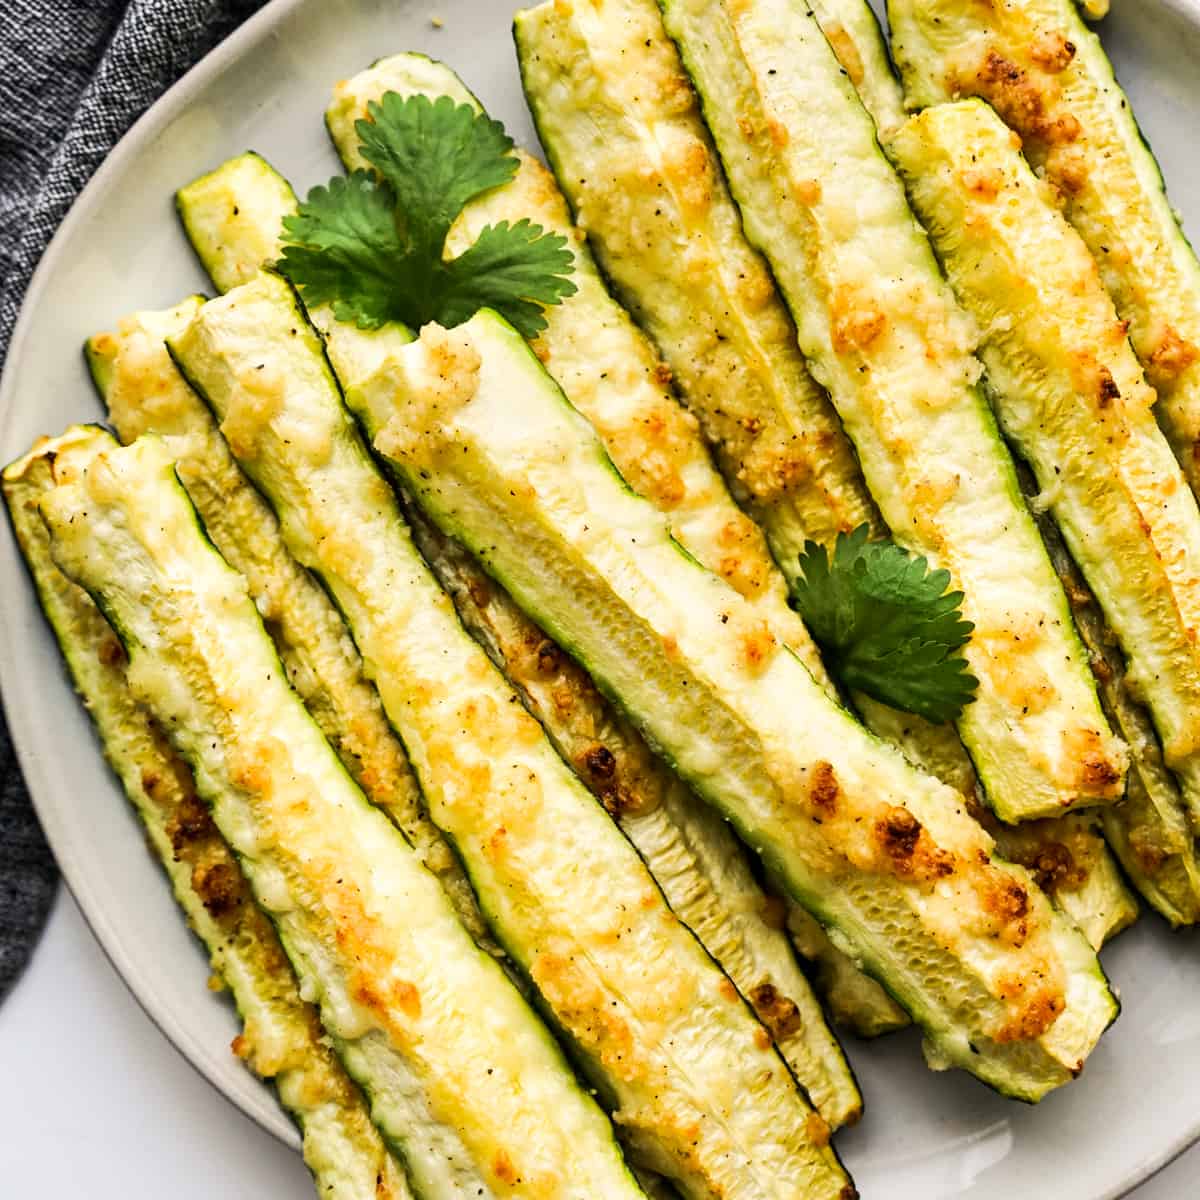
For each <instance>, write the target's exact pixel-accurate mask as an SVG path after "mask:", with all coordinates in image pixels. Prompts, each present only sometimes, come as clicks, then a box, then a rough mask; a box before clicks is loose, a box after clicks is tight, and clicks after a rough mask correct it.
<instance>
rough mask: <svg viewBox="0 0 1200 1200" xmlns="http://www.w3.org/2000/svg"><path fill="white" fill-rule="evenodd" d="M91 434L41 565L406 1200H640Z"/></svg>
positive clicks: (191, 551) (386, 836)
mask: <svg viewBox="0 0 1200 1200" xmlns="http://www.w3.org/2000/svg"><path fill="white" fill-rule="evenodd" d="M93 443H94V444H93V445H92V446H90V447H86V448H85V449H86V451H87V458H86V461H82V462H77V461H75V460H71V461H67V462H64V456H63V455H61V454H60V455H59V457H58V458H57V459H56V461H55V478H56V480H58V481H59V484H58V486H57V487H55V488H54V489H53V490H52V491H51V492H50V493H48V494H47V495H46V496H44V497H43V498H42V500H41V501H40V511H41V515H42V517H43V519H44V520H45V522H46V525H47V527H48V529H49V531H50V535H51V544H52V552H53V555H54V558H55V561H56V562H57V563H58V565H59V567H60V569H62V570H63V571H64V572H65V573H67V574H68V575H69V576H70V577H72V578H74V579H75V580H76V582H78V583H79V584H80V585H81V586H83V587H85V588H87V589H89V590H90V593H91V595H92V596H93V598H94V599H95V601H96V604H97V606H98V607H99V608H100V609H101V611H102V612H103V613H104V614H105V616H106V617H107V619H108V621H109V623H110V625H112V627H113V629H114V631H116V632H117V633H118V636H119V637H120V638H121V639H122V642H123V643H124V646H125V651H126V654H127V655H128V659H129V666H128V668H127V678H128V681H129V686H130V688H131V691H132V693H133V695H134V696H135V698H136V699H137V700H139V701H140V702H141V703H143V704H145V705H146V706H147V707H148V708H149V709H150V711H151V712H152V714H153V715H154V716H155V717H156V719H157V721H158V723H159V725H160V726H161V727H162V728H163V729H164V731H165V732H166V734H167V736H168V737H169V739H170V741H171V743H172V744H173V746H174V747H175V749H176V751H177V752H178V753H179V754H180V755H181V756H182V757H183V758H184V759H185V760H186V761H187V762H188V763H189V765H190V766H191V769H192V771H193V775H194V778H195V782H196V787H197V790H198V791H199V793H200V795H201V796H202V797H203V798H204V799H205V800H206V801H207V802H208V803H209V804H210V806H211V807H212V813H213V819H214V821H215V822H216V824H217V827H218V829H219V830H220V831H221V833H222V834H223V835H224V836H225V837H226V839H227V840H228V842H229V844H230V847H231V849H232V850H233V852H234V854H235V855H236V856H237V858H238V860H239V863H240V866H241V868H242V871H243V872H244V874H245V876H246V879H247V880H248V882H249V884H250V886H251V888H252V889H253V891H254V895H255V898H256V900H257V901H258V902H259V904H260V906H261V907H262V908H263V911H264V912H265V913H266V914H267V915H268V917H269V918H270V919H271V921H272V922H273V923H274V924H275V926H276V929H277V931H278V933H279V937H280V941H281V943H282V945H283V947H284V950H285V952H286V953H287V955H288V957H289V959H290V960H291V962H292V964H293V967H294V968H295V969H296V971H297V976H298V978H299V979H300V983H301V993H302V994H309V995H313V996H314V997H315V998H316V1000H317V1003H318V1005H319V1008H320V1013H321V1020H322V1023H323V1025H324V1027H325V1031H326V1033H327V1034H328V1036H329V1037H330V1039H331V1042H332V1044H333V1046H334V1048H335V1050H336V1052H337V1053H338V1055H339V1057H340V1058H341V1059H342V1062H343V1064H344V1066H345V1067H346V1070H347V1072H348V1073H349V1074H350V1075H351V1076H352V1077H353V1078H354V1079H355V1080H356V1082H357V1083H358V1084H359V1086H360V1087H362V1089H363V1091H364V1092H365V1093H366V1094H367V1096H368V1097H369V1101H370V1104H371V1111H372V1118H373V1120H374V1121H375V1123H376V1125H377V1127H378V1128H379V1130H380V1133H381V1134H382V1135H383V1137H384V1139H385V1140H386V1141H387V1142H388V1143H389V1145H390V1146H391V1147H392V1148H393V1150H394V1151H395V1152H397V1153H398V1154H400V1155H401V1156H402V1157H403V1160H404V1162H405V1165H406V1169H407V1171H408V1172H409V1176H410V1182H411V1183H412V1186H413V1188H414V1190H415V1191H416V1192H417V1193H418V1194H419V1195H421V1196H427V1197H429V1198H430V1200H433V1198H434V1197H441V1196H444V1195H447V1194H456V1193H457V1192H458V1191H459V1190H460V1189H464V1190H465V1191H466V1193H467V1194H472V1195H474V1194H479V1195H482V1196H493V1197H497V1198H498V1197H500V1196H509V1195H513V1194H517V1195H520V1194H523V1192H524V1194H530V1195H532V1194H537V1195H539V1196H540V1195H554V1196H561V1197H568V1196H569V1197H575V1198H579V1200H582V1198H583V1197H586V1196H591V1195H593V1194H594V1191H593V1184H594V1182H595V1180H596V1179H597V1178H600V1179H604V1180H605V1182H606V1186H607V1187H610V1188H611V1189H612V1191H613V1194H614V1195H630V1196H636V1195H640V1192H639V1189H638V1188H637V1187H636V1186H635V1185H634V1184H633V1183H632V1180H631V1178H630V1177H629V1176H628V1173H627V1170H626V1168H625V1166H624V1164H623V1162H622V1161H621V1159H620V1156H619V1153H618V1151H617V1149H616V1145H615V1142H614V1140H613V1137H612V1130H611V1127H610V1126H609V1124H608V1122H607V1121H606V1120H605V1118H604V1117H603V1115H602V1114H601V1113H600V1112H599V1110H598V1109H597V1108H596V1107H595V1105H594V1103H593V1102H592V1101H591V1100H590V1098H589V1097H588V1096H587V1095H586V1094H584V1093H583V1092H582V1091H581V1089H580V1088H579V1087H578V1085H577V1083H576V1081H575V1079H574V1077H573V1076H572V1074H571V1072H570V1070H569V1068H568V1067H567V1064H566V1063H565V1061H564V1060H563V1059H562V1056H561V1053H560V1051H559V1050H558V1047H557V1046H556V1045H555V1044H554V1042H553V1040H552V1039H551V1038H550V1037H549V1035H548V1034H547V1032H546V1030H545V1029H544V1027H543V1026H542V1025H541V1023H540V1022H539V1021H538V1020H537V1018H536V1017H535V1016H534V1014H533V1013H532V1012H531V1010H530V1009H529V1008H528V1007H527V1005H526V1004H525V1001H524V1000H523V999H522V997H521V996H520V994H519V993H518V992H517V991H516V990H515V988H514V987H513V985H512V984H511V982H510V981H509V980H508V978H507V976H505V974H504V973H503V971H502V970H501V969H500V967H499V966H498V964H497V963H496V962H495V961H494V960H493V959H492V958H490V957H489V956H488V955H487V954H486V953H484V952H483V951H482V950H480V949H479V948H478V947H477V946H476V945H475V944H474V942H473V941H471V939H470V937H469V936H468V934H467V933H466V931H465V930H464V929H463V927H462V925H461V924H460V923H459V922H458V920H457V918H456V917H455V915H454V911H453V909H452V907H451V905H450V902H449V900H448V899H447V898H446V896H445V893H444V892H443V891H442V889H441V888H440V886H439V885H438V883H437V882H436V880H435V879H434V877H433V876H432V875H431V874H430V873H429V872H428V871H427V870H426V869H425V868H424V867H423V866H422V864H421V863H420V860H419V859H418V858H417V856H416V854H415V853H414V851H413V850H412V849H411V847H409V845H408V844H407V843H406V842H405V841H404V839H403V837H402V836H401V834H400V833H399V831H398V830H396V828H395V827H394V826H393V825H392V824H391V823H390V822H389V821H388V820H387V818H386V817H385V816H384V815H383V814H382V813H381V812H379V811H378V810H377V809H375V808H373V807H372V806H371V805H370V804H368V802H367V800H366V798H365V797H364V795H363V794H362V792H361V791H360V790H359V789H358V788H357V787H356V786H355V785H354V783H353V781H352V780H351V779H350V777H349V776H348V775H347V774H346V772H345V770H344V768H343V767H342V765H341V763H340V761H339V760H338V758H337V756H336V755H335V754H334V752H333V750H332V749H331V748H330V746H329V744H328V743H327V742H326V741H325V740H324V739H323V738H322V736H321V734H320V731H319V730H318V729H317V727H316V725H315V724H313V723H312V720H311V718H310V717H309V715H308V713H307V712H306V710H305V709H304V707H303V704H302V703H301V702H300V700H299V698H298V697H297V696H296V694H295V693H294V692H293V691H292V690H291V688H290V687H289V686H288V684H287V682H286V677H285V676H284V673H283V670H282V667H281V665H280V663H279V660H278V657H277V655H276V654H275V651H274V648H273V646H272V644H271V641H270V639H269V637H268V636H267V635H266V633H265V631H264V629H263V626H262V622H261V619H260V618H259V616H258V613H257V610H256V609H255V607H254V605H253V603H252V602H251V600H250V599H249V596H248V595H247V592H246V588H245V582H244V580H243V579H242V577H241V576H239V575H238V574H237V573H236V572H234V571H233V570H232V569H231V568H230V567H229V566H228V565H227V564H226V563H225V562H224V561H223V560H222V559H221V558H220V556H219V555H218V554H217V552H216V550H215V549H214V548H213V547H212V544H211V543H210V542H209V541H208V540H207V539H206V538H205V537H204V533H203V530H202V528H201V527H200V524H199V521H198V519H197V516H196V512H195V509H194V508H193V507H192V505H191V503H190V502H189V500H188V498H187V494H186V492H185V491H184V490H183V488H182V486H181V485H180V484H179V482H178V480H177V478H176V476H175V473H174V467H173V463H172V461H171V459H170V457H169V452H168V451H167V449H166V447H165V446H164V445H163V443H162V442H161V441H159V440H157V439H154V438H148V437H144V438H141V439H139V440H138V441H136V442H134V443H132V444H131V445H130V446H128V447H118V446H116V444H115V443H113V442H112V441H111V439H109V438H108V437H107V435H104V434H101V433H99V432H97V433H95V434H94V435H93ZM481 1064H486V1065H487V1067H488V1069H487V1070H486V1071H483V1070H482V1069H480V1067H481ZM546 1102H550V1103H552V1104H553V1105H554V1110H553V1111H554V1119H553V1120H548V1119H547V1112H546V1109H545V1103H546ZM521 1180H524V1181H526V1185H527V1190H524V1189H522V1188H521V1187H520V1186H518V1187H516V1188H514V1186H513V1185H514V1182H518V1184H519V1181H521ZM619 1181H622V1182H623V1181H628V1187H626V1188H625V1189H624V1190H622V1189H621V1188H620V1187H619V1186H618V1182H619Z"/></svg>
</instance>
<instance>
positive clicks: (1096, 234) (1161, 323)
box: [888, 0, 1200, 492]
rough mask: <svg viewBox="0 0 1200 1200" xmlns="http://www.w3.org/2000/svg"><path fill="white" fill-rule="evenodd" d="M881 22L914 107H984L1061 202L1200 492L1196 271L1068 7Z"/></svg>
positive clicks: (1096, 53)
mask: <svg viewBox="0 0 1200 1200" xmlns="http://www.w3.org/2000/svg"><path fill="white" fill-rule="evenodd" d="M888 10H889V16H890V18H891V24H892V30H893V33H894V39H895V40H894V43H893V48H894V50H895V54H896V60H897V64H898V65H899V67H900V70H901V75H902V77H903V79H904V85H905V91H906V94H907V97H908V99H909V101H910V102H911V103H912V104H913V105H914V106H924V105H927V104H934V103H939V102H941V101H945V100H949V99H953V98H955V97H957V96H960V95H962V96H968V95H974V96H981V97H983V98H984V99H986V100H988V101H990V102H991V103H992V105H993V106H994V107H995V108H996V110H997V111H998V112H999V114H1000V116H1001V117H1002V118H1003V119H1004V121H1005V122H1006V123H1007V124H1009V125H1011V126H1012V127H1013V128H1014V129H1015V130H1016V131H1017V132H1018V133H1019V134H1020V135H1021V138H1022V139H1023V141H1024V145H1025V151H1026V153H1027V154H1028V155H1029V158H1030V161H1031V162H1032V163H1033V165H1034V167H1035V168H1036V169H1037V170H1038V172H1039V174H1044V175H1045V177H1046V178H1047V179H1049V180H1050V181H1051V182H1052V183H1053V184H1054V185H1055V186H1056V188H1057V189H1058V193H1059V195H1060V197H1061V200H1062V203H1063V206H1064V209H1063V211H1064V213H1065V215H1066V217H1067V219H1068V220H1069V221H1070V222H1071V224H1072V225H1074V227H1075V228H1076V230H1077V231H1078V232H1079V234H1080V236H1081V237H1082V238H1083V240H1084V242H1085V243H1086V244H1087V247H1088V249H1089V250H1090V251H1091V252H1092V255H1093V256H1094V257H1095V259H1096V261H1097V263H1098V265H1099V267H1100V276H1101V278H1102V279H1103V281H1104V284H1105V287H1106V288H1107V289H1108V291H1109V293H1110V294H1111V295H1112V298H1113V300H1114V301H1115V302H1116V306H1117V312H1118V313H1119V314H1120V316H1121V319H1122V320H1124V321H1128V322H1129V334H1130V338H1131V339H1132V342H1133V346H1134V349H1135V351H1136V352H1137V355H1138V357H1139V359H1140V360H1141V362H1142V365H1143V367H1144V368H1145V370H1146V374H1147V376H1148V377H1149V380H1150V383H1151V384H1152V385H1153V386H1154V387H1155V388H1156V389H1157V391H1158V395H1159V401H1158V407H1157V410H1156V412H1157V416H1158V419H1159V422H1160V423H1161V424H1162V426H1163V429H1164V431H1165V432H1166V434H1167V437H1168V438H1169V439H1170V441H1171V445H1172V447H1173V449H1174V451H1175V454H1176V456H1177V457H1178V459H1179V462H1180V464H1181V465H1182V467H1183V470H1184V473H1185V474H1186V475H1187V477H1188V481H1189V482H1190V483H1191V486H1192V489H1193V491H1197V492H1200V264H1198V263H1197V260H1196V255H1195V253H1194V252H1193V250H1192V248H1191V246H1190V245H1189V244H1188V241H1187V238H1186V237H1185V236H1184V233H1183V231H1182V229H1181V228H1180V226H1179V220H1178V218H1177V217H1176V215H1175V213H1174V211H1173V210H1172V208H1171V204H1170V201H1169V200H1168V199H1167V194H1166V188H1165V185H1164V184H1163V178H1162V173H1161V172H1160V170H1159V167H1158V163H1157V162H1156V161H1155V159H1154V155H1153V153H1152V151H1151V150H1150V147H1149V146H1148V145H1147V144H1146V141H1145V140H1144V138H1143V137H1142V134H1141V131H1140V130H1139V129H1138V126H1137V121H1136V119H1135V117H1134V115H1133V110H1132V109H1131V108H1130V106H1129V101H1128V99H1127V98H1126V96H1125V94H1124V93H1123V92H1122V91H1121V88H1120V87H1119V86H1118V84H1117V81H1116V79H1115V77H1114V75H1113V69H1112V64H1111V63H1110V62H1109V61H1108V57H1107V55H1106V54H1105V53H1104V48H1103V46H1102V45H1101V43H1100V39H1099V37H1098V36H1097V35H1096V34H1095V33H1094V32H1093V31H1092V30H1090V29H1088V27H1087V26H1086V25H1085V24H1084V22H1083V20H1082V19H1081V17H1080V14H1079V12H1078V11H1077V10H1076V7H1075V4H1074V3H1072V0H1006V3H1004V4H1001V5H985V4H964V3H961V2H960V0H890V3H889V4H888Z"/></svg>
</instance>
